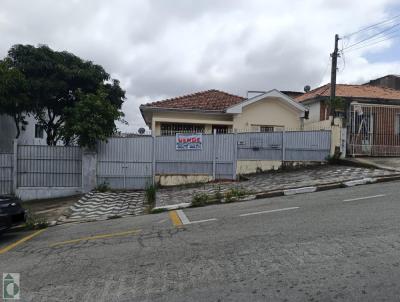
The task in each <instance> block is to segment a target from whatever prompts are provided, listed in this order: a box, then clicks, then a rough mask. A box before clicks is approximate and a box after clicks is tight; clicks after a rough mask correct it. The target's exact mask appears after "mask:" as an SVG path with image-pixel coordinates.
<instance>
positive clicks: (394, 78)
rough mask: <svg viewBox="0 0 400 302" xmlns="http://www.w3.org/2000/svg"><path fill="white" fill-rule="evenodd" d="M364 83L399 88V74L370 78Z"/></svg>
mask: <svg viewBox="0 0 400 302" xmlns="http://www.w3.org/2000/svg"><path fill="white" fill-rule="evenodd" d="M365 85H371V86H379V87H386V88H392V89H396V90H400V76H399V75H394V74H389V75H386V76H384V77H381V78H377V79H375V80H371V81H369V82H368V83H366V84H365Z"/></svg>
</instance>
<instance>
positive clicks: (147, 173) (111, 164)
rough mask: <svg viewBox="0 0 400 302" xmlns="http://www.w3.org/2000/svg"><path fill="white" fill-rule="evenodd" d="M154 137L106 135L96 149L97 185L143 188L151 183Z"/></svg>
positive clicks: (118, 187)
mask: <svg viewBox="0 0 400 302" xmlns="http://www.w3.org/2000/svg"><path fill="white" fill-rule="evenodd" d="M152 141H153V138H152V137H149V136H146V137H133V138H109V139H108V142H101V143H99V144H98V148H97V152H98V153H97V184H98V185H100V184H107V185H109V186H110V187H111V188H113V189H143V188H145V186H146V185H147V184H149V183H151V182H152V179H153V178H152V156H153V147H152V146H153V142H152Z"/></svg>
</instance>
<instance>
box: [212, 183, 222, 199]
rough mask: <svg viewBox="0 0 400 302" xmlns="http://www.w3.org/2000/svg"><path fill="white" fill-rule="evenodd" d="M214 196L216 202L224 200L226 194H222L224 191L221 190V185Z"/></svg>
mask: <svg viewBox="0 0 400 302" xmlns="http://www.w3.org/2000/svg"><path fill="white" fill-rule="evenodd" d="M213 197H214V198H213V199H214V200H215V201H216V202H221V201H222V199H223V198H224V194H222V192H221V187H220V186H218V190H217V191H216V192H215V193H214V196H213Z"/></svg>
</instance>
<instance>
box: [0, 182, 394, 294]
mask: <svg viewBox="0 0 400 302" xmlns="http://www.w3.org/2000/svg"><path fill="white" fill-rule="evenodd" d="M399 185H400V182H390V183H381V184H373V185H367V186H359V187H353V188H346V189H336V190H331V191H325V192H317V193H310V194H301V195H294V196H288V197H276V198H269V199H260V200H254V201H247V202H240V203H231V204H222V205H215V206H208V207H204V208H191V209H185V210H183V211H173V212H169V213H160V214H154V215H143V216H137V217H129V218H122V219H114V220H107V221H101V222H93V223H82V224H66V225H61V226H56V227H51V228H48V229H46V230H45V231H43V232H41V233H39V234H37V235H35V236H33V237H32V238H30V239H29V240H26V241H24V242H22V243H20V244H17V245H15V246H13V247H12V248H10V249H9V250H5V248H7V247H8V246H10V244H12V242H14V240H15V239H17V238H14V237H13V238H12V239H13V240H10V241H9V242H8V241H7V240H8V239H7V238H5V237H4V238H3V237H0V242H1V241H3V242H1V243H0V272H1V273H4V272H8V273H20V274H21V275H20V288H21V299H22V301H246V300H247V301H400V286H399V282H400V234H399V231H400V219H399V217H400V200H399V199H400V198H399V192H400V190H399ZM24 236H26V234H23V235H21V238H24ZM2 251H3V252H2Z"/></svg>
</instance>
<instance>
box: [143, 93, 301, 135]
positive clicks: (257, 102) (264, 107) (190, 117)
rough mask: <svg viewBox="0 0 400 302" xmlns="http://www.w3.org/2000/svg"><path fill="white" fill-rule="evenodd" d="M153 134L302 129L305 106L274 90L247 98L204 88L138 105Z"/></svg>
mask: <svg viewBox="0 0 400 302" xmlns="http://www.w3.org/2000/svg"><path fill="white" fill-rule="evenodd" d="M140 111H141V113H142V116H143V118H144V120H145V122H146V124H147V126H148V127H149V128H150V129H151V130H152V131H153V133H154V134H155V135H157V136H159V135H175V134H176V133H178V132H199V133H212V132H213V131H214V130H216V131H217V132H219V133H225V132H232V131H238V132H244V131H246V132H247V131H257V132H273V131H282V130H285V129H286V130H288V129H302V126H303V120H304V116H305V112H306V108H305V107H304V106H303V105H301V104H299V103H297V102H295V101H294V100H293V99H292V98H290V97H289V96H287V95H286V94H283V93H281V92H280V91H278V90H276V89H274V90H271V91H268V92H265V93H259V94H258V95H256V96H254V97H251V98H243V97H240V96H236V95H232V94H228V93H226V92H222V91H218V90H208V91H204V92H198V93H194V94H190V95H185V96H181V97H177V98H173V99H167V100H163V101H158V102H153V103H148V104H144V105H141V106H140Z"/></svg>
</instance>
